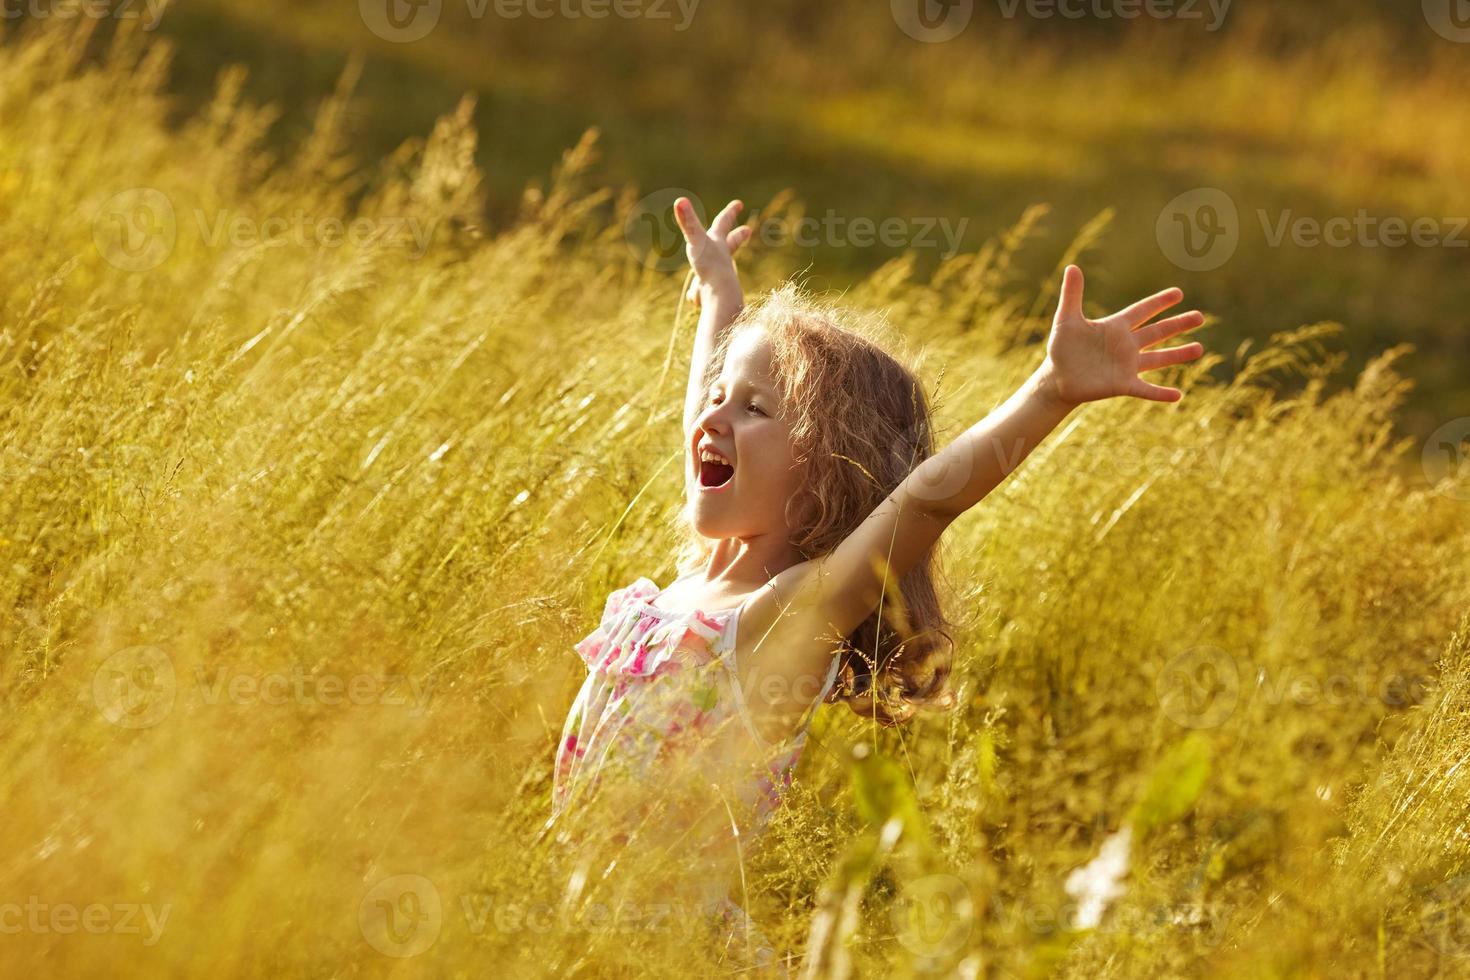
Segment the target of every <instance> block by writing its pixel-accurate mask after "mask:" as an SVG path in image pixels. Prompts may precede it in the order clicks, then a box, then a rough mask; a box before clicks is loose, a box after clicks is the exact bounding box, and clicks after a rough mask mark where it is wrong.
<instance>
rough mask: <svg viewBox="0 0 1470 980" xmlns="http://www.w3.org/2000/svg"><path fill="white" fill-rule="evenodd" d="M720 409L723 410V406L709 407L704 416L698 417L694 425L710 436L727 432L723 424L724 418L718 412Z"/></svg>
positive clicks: (726, 426)
mask: <svg viewBox="0 0 1470 980" xmlns="http://www.w3.org/2000/svg"><path fill="white" fill-rule="evenodd" d="M722 408H724V405H723V404H720V405H711V406H709V407H708V408H706V409H705V410H704V414H703V415H701V416H699V419H698V420H697V421H696V423H695V424H696V425H697V426H698V427H699V428H700V429H703V430H704V431H705V432H708V433H710V434H711V435H716V434H719V433H722V432H726V431H728V429H729V427H728V425H727V424H726V422H725V416H724V414H723V413H722V412H721V411H720V409H722Z"/></svg>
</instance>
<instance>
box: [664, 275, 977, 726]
mask: <svg viewBox="0 0 1470 980" xmlns="http://www.w3.org/2000/svg"><path fill="white" fill-rule="evenodd" d="M746 330H760V331H761V332H762V333H764V334H765V336H766V338H767V340H768V342H769V343H770V345H771V350H772V360H773V364H774V370H775V373H776V376H777V381H778V383H779V384H780V386H781V393H782V400H783V409H782V414H783V415H784V416H785V417H786V420H787V421H788V422H789V424H790V425H791V435H792V442H793V446H794V448H795V451H796V455H797V458H798V459H804V460H805V461H806V463H807V476H806V479H805V481H804V482H803V485H802V487H801V488H800V489H799V490H798V491H797V493H796V494H794V495H793V496H792V499H791V500H789V501H788V502H787V507H786V513H787V517H788V521H789V523H790V524H791V526H792V527H794V528H795V530H794V532H793V534H792V539H791V541H792V544H793V545H794V546H795V547H796V548H797V550H798V551H799V552H800V553H801V555H802V556H803V558H807V559H810V558H815V557H818V556H820V555H824V554H827V553H829V552H831V551H832V550H833V549H834V548H836V547H837V545H838V544H840V543H841V542H842V541H843V539H844V538H846V537H847V536H848V535H849V534H851V533H852V532H853V531H854V530H856V529H857V527H858V525H859V524H861V523H862V522H863V520H864V519H865V518H866V517H867V516H868V515H869V514H871V513H872V512H873V510H874V509H875V508H877V507H878V505H879V504H881V503H882V502H883V500H884V499H885V498H886V497H887V496H888V495H889V494H890V493H892V492H893V491H894V490H895V489H896V488H897V487H898V484H899V483H900V482H901V481H902V480H903V478H904V477H906V476H908V474H909V472H910V471H911V470H912V469H913V468H914V467H915V466H917V465H918V464H919V463H920V462H921V461H923V460H924V459H927V458H928V457H929V456H931V455H932V454H933V452H934V442H933V431H932V424H931V420H930V414H929V403H928V399H926V398H925V396H924V389H923V387H922V385H920V383H919V381H918V379H917V378H916V377H915V376H914V373H913V372H912V371H910V370H909V368H907V367H906V366H904V365H903V364H902V363H900V362H899V361H898V360H897V359H895V358H894V357H893V356H892V355H890V354H889V353H888V352H887V351H885V350H884V349H883V348H882V347H881V346H879V344H878V343H877V342H876V340H875V339H874V336H875V335H876V334H877V333H878V331H879V326H878V324H877V323H876V322H875V321H873V320H871V319H862V318H858V317H855V316H853V315H851V314H849V313H846V312H843V311H840V310H839V309H838V308H837V307H835V306H833V305H831V304H829V303H825V302H821V301H817V300H815V299H813V298H811V297H809V296H808V295H806V294H805V293H803V291H802V290H801V289H800V287H798V286H797V285H795V284H794V283H787V284H785V285H783V286H781V287H780V288H778V289H776V290H774V291H773V292H771V293H770V294H768V295H767V296H766V297H765V298H764V299H762V300H761V301H760V302H758V303H755V304H752V305H750V306H747V307H746V308H745V310H744V311H743V312H742V313H741V315H740V317H739V318H738V319H737V320H736V322H735V324H734V325H733V326H732V328H731V329H730V330H727V331H726V333H725V336H724V338H723V340H722V342H721V344H720V346H719V347H718V348H717V350H716V351H715V354H714V356H713V357H711V358H710V367H709V372H710V374H709V376H708V377H706V378H705V379H704V381H705V382H706V383H709V382H711V381H712V379H713V378H714V377H715V375H716V374H717V372H718V371H719V368H720V365H721V364H722V363H723V360H724V356H725V352H726V351H727V350H728V349H729V346H730V342H731V341H732V340H733V339H734V338H735V337H736V336H738V335H739V334H740V333H742V332H743V331H746ZM685 525H686V532H687V540H686V544H685V547H684V549H683V551H682V552H681V556H680V561H679V567H680V571H681V572H687V571H692V570H693V569H694V568H696V567H698V566H699V565H700V564H702V563H703V562H704V561H706V560H708V557H709V553H710V550H711V548H712V542H711V541H710V540H709V539H708V538H705V537H703V536H702V535H700V534H699V533H698V532H696V531H695V530H694V528H693V525H692V523H691V522H689V521H688V519H687V512H686V520H685ZM934 560H935V554H934V549H933V548H931V549H930V550H929V551H928V552H927V553H926V554H925V555H924V557H923V558H922V559H921V560H920V561H919V562H918V563H917V564H916V565H915V566H914V567H913V568H912V569H910V570H909V571H908V572H907V573H906V574H904V575H903V576H902V577H901V578H900V579H899V580H898V582H897V589H896V590H895V589H894V588H893V586H892V583H891V582H890V586H889V587H888V588H886V589H885V590H884V601H883V603H882V606H881V607H880V608H879V609H876V610H874V612H873V614H872V615H871V616H869V617H868V618H867V619H866V620H865V621H864V622H863V623H862V624H861V625H860V626H858V628H857V629H855V630H853V631H852V633H850V634H849V635H848V636H846V637H844V638H840V639H839V638H836V637H834V640H837V641H838V642H839V643H840V647H841V652H840V657H841V661H840V665H839V667H838V674H837V683H836V684H834V685H833V689H832V691H831V693H829V694H828V696H827V700H828V701H829V702H837V701H844V702H846V703H847V705H848V706H849V707H851V708H852V710H853V711H855V712H857V713H858V714H860V715H862V716H863V717H864V718H870V719H874V720H876V721H878V722H879V723H881V724H884V725H898V724H901V723H903V722H905V721H908V720H909V719H910V718H912V717H913V716H914V714H915V713H917V711H918V710H919V709H920V708H935V709H943V708H949V707H952V706H953V704H954V693H953V691H951V690H950V688H949V686H948V679H949V671H950V664H951V661H952V659H953V641H952V638H951V636H950V634H949V623H948V622H947V621H946V620H945V617H944V613H943V610H942V609H941V605H940V600H939V594H938V591H937V589H936V587H935V572H934ZM895 593H896V594H895Z"/></svg>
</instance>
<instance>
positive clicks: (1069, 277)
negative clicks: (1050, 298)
mask: <svg viewBox="0 0 1470 980" xmlns="http://www.w3.org/2000/svg"><path fill="white" fill-rule="evenodd" d="M1081 315H1082V270H1081V269H1079V268H1078V267H1077V266H1075V265H1069V266H1067V268H1066V269H1064V270H1063V271H1062V294H1061V296H1059V297H1058V298H1057V319H1058V320H1061V319H1063V318H1071V317H1074V316H1077V317H1080V316H1081Z"/></svg>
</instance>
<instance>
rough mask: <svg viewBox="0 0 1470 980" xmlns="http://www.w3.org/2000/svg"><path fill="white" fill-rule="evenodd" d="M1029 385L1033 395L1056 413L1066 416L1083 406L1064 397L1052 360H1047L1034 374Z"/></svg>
mask: <svg viewBox="0 0 1470 980" xmlns="http://www.w3.org/2000/svg"><path fill="white" fill-rule="evenodd" d="M1029 383H1030V385H1031V391H1032V395H1033V396H1034V397H1035V398H1037V399H1038V400H1039V401H1041V402H1042V403H1043V404H1045V405H1046V406H1047V407H1048V408H1051V409H1053V410H1055V411H1058V412H1061V413H1063V414H1066V413H1068V412H1070V411H1072V409H1074V408H1076V407H1077V406H1078V405H1080V404H1081V402H1074V401H1071V400H1070V399H1067V398H1063V397H1062V394H1061V390H1060V388H1059V386H1058V384H1057V371H1056V365H1054V364H1052V362H1051V358H1047V359H1046V360H1045V361H1043V362H1042V363H1041V366H1040V367H1038V368H1037V369H1036V370H1035V371H1034V372H1032V374H1031V377H1030V379H1029Z"/></svg>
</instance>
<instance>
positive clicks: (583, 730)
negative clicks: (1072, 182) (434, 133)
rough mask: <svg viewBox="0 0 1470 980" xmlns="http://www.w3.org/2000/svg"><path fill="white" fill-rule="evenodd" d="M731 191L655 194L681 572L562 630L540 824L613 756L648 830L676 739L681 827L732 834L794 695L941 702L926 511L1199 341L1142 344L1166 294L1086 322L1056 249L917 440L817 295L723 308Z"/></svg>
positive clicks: (804, 710)
mask: <svg viewBox="0 0 1470 980" xmlns="http://www.w3.org/2000/svg"><path fill="white" fill-rule="evenodd" d="M741 207H742V205H741V204H740V202H739V201H732V202H730V204H729V205H728V206H726V207H725V209H724V210H723V211H721V212H720V214H719V215H718V216H717V217H716V218H715V220H714V222H713V223H712V224H711V226H710V228H709V229H705V227H704V226H703V225H702V223H701V222H700V220H699V218H698V217H697V216H696V215H695V213H694V209H693V207H692V205H691V204H690V202H689V200H688V199H687V198H680V199H679V200H678V201H677V202H676V203H675V216H676V218H677V220H678V223H679V226H680V228H681V229H682V231H683V233H684V236H685V240H686V243H687V254H688V257H689V262H690V265H691V266H692V270H693V275H694V279H693V282H692V285H691V287H690V291H689V294H690V298H691V299H692V300H693V301H695V302H696V303H697V304H698V305H699V308H700V317H699V325H698V328H697V332H696V336H695V342H694V355H693V363H692V365H691V368H690V375H689V385H688V390H687V393H686V397H685V402H684V446H685V459H686V465H685V467H684V480H685V496H686V505H687V506H686V516H687V520H688V524H689V530H690V532H691V533H690V536H689V537H690V544H689V547H688V549H686V554H685V556H684V559H685V560H684V561H683V562H682V563H681V565H682V568H683V569H684V570H685V572H686V574H684V575H683V576H682V577H680V578H679V579H678V580H677V581H675V582H673V583H672V584H671V585H669V586H668V587H667V588H664V589H660V588H659V587H658V586H657V585H656V584H655V583H653V582H652V581H650V580H649V579H647V578H640V579H638V580H637V581H636V582H634V583H633V584H631V585H629V586H627V587H626V588H623V589H619V590H617V591H615V592H614V593H613V594H612V595H611V596H609V598H608V600H607V603H606V606H605V608H604V610H603V615H602V620H601V623H600V625H599V626H598V628H597V629H596V630H595V631H594V632H593V633H592V634H591V635H590V636H588V637H587V638H586V639H584V640H583V641H582V642H581V643H579V644H578V645H577V650H578V652H579V653H580V654H581V656H582V657H583V659H584V660H585V661H586V663H587V667H588V677H587V680H586V682H585V683H584V685H583V687H582V689H581V692H580V693H579V694H578V696H577V699H576V702H575V703H574V704H573V706H572V709H571V711H570V712H569V713H568V716H567V721H566V725H565V728H564V731H563V734H562V740H561V744H560V747H559V750H558V756H557V761H556V770H555V785H554V789H553V815H552V820H551V821H548V826H550V825H551V823H552V822H554V821H556V819H557V817H558V816H560V815H561V814H562V813H563V812H564V811H565V810H567V809H568V807H569V805H570V804H571V803H572V802H573V800H574V799H590V797H591V794H592V789H593V787H594V786H597V785H599V784H601V783H602V782H603V780H602V779H601V778H600V777H601V776H603V775H606V774H607V773H608V772H609V771H610V770H613V769H617V770H621V771H623V772H625V773H628V774H630V775H633V776H634V779H633V780H624V781H621V782H622V784H623V785H624V786H625V787H626V786H629V785H631V786H633V787H635V788H634V789H633V790H632V791H631V792H632V795H631V797H629V796H625V797H624V798H623V799H624V802H625V803H627V804H628V807H627V809H626V810H625V811H624V813H625V814H633V815H636V816H637V819H635V820H633V821H632V822H630V823H628V824H626V826H628V827H629V828H632V829H631V830H629V831H628V832H627V833H624V834H621V835H620V836H619V837H618V839H619V840H621V841H628V840H630V839H632V837H633V836H634V835H636V834H637V833H638V832H639V828H645V829H646V827H647V826H648V820H649V816H648V815H649V812H650V811H649V809H648V808H647V806H646V803H647V801H648V800H649V799H651V798H652V797H653V796H654V795H657V794H656V793H655V789H654V787H657V789H658V791H660V792H661V791H662V790H664V789H666V788H667V787H668V786H669V785H670V784H672V782H673V781H674V778H673V775H672V774H673V773H674V772H676V771H681V770H679V769H678V767H676V766H674V765H673V764H672V760H673V759H674V758H675V757H676V756H677V757H680V758H685V759H688V758H695V759H697V766H696V767H694V768H695V771H696V772H697V773H698V774H699V777H700V779H701V781H702V784H703V792H704V795H705V797H706V799H707V800H716V801H717V805H711V806H710V807H709V809H708V810H707V811H706V816H708V815H709V814H711V813H712V814H713V817H714V821H713V822H709V823H707V824H706V825H705V827H706V828H717V827H720V826H722V827H723V832H722V833H720V832H718V831H715V830H710V829H705V830H702V831H700V833H701V834H703V833H709V834H712V836H713V837H715V838H721V839H727V840H733V841H735V843H736V845H737V848H738V845H739V841H740V839H741V838H744V837H749V836H750V835H751V834H752V833H755V832H758V831H759V829H760V827H761V825H762V824H763V823H764V821H765V818H766V817H767V816H768V815H769V813H770V811H771V809H772V808H773V807H774V806H775V805H777V804H778V803H779V801H780V793H779V790H778V787H781V786H784V785H786V784H787V783H788V782H789V780H790V776H791V771H792V768H793V767H794V766H795V764H796V761H797V759H798V757H799V755H800V753H801V749H802V745H803V742H804V740H805V737H806V728H807V723H808V720H809V716H810V713H811V711H812V710H814V709H815V707H816V706H817V705H819V704H821V703H822V702H824V701H835V700H842V701H846V702H847V703H848V704H849V705H850V706H851V707H852V708H853V709H854V710H856V711H858V712H859V713H860V714H862V715H863V716H864V717H868V718H872V719H875V720H876V721H878V722H881V723H884V724H897V723H900V722H903V721H904V720H906V719H908V718H909V717H910V716H911V715H913V713H914V712H915V711H916V710H917V709H918V708H920V707H925V706H947V705H948V704H949V703H950V701H951V700H952V695H951V694H950V692H949V691H948V689H947V687H946V677H947V674H948V670H949V656H950V655H949V647H948V643H947V636H946V635H945V633H944V626H945V624H944V620H943V617H942V615H941V612H940V606H939V602H938V600H937V598H936V593H935V589H934V584H933V578H932V572H931V562H932V556H933V551H934V546H935V544H936V542H937V541H938V540H939V537H940V535H941V534H943V533H944V530H945V528H947V527H948V526H949V525H950V523H951V522H953V521H954V520H955V518H957V517H959V516H960V515H961V514H963V513H964V512H965V511H966V510H968V509H969V508H971V507H973V506H974V505H975V504H977V503H978V502H979V501H980V500H982V499H983V498H984V497H985V495H986V494H988V493H989V492H990V491H991V490H993V489H994V488H995V487H996V486H997V485H998V484H999V483H1000V482H1001V481H1002V480H1003V479H1004V478H1005V477H1006V476H1007V475H1008V474H1009V473H1010V472H1011V471H1012V470H1014V469H1015V468H1016V467H1017V466H1018V465H1019V464H1020V463H1021V461H1022V460H1024V459H1025V458H1026V456H1027V455H1029V454H1030V452H1031V451H1032V450H1033V449H1035V448H1036V446H1037V445H1038V444H1039V443H1040V442H1041V440H1042V439H1043V438H1045V436H1046V435H1047V434H1048V433H1049V432H1051V430H1052V429H1053V428H1055V427H1056V426H1057V425H1058V423H1060V422H1061V421H1062V420H1063V419H1065V418H1066V417H1067V415H1068V413H1070V412H1071V411H1072V410H1074V409H1075V408H1077V407H1078V406H1079V405H1081V404H1083V403H1084V402H1089V401H1097V400H1100V399H1104V398H1113V397H1118V396H1129V397H1135V398H1144V399H1149V400H1153V401H1160V402H1175V401H1178V400H1179V399H1180V398H1182V397H1183V393H1182V392H1181V391H1179V390H1178V389H1175V388H1165V387H1160V386H1158V385H1154V384H1151V383H1149V382H1147V381H1144V380H1142V379H1141V378H1140V377H1139V374H1140V373H1141V372H1144V371H1150V370H1155V369H1157V368H1162V367H1166V366H1169V365H1175V364H1183V363H1185V362H1187V361H1191V360H1194V359H1195V358H1198V357H1199V356H1200V355H1201V354H1202V353H1203V350H1204V349H1203V347H1202V346H1201V345H1200V344H1199V343H1190V344H1185V345H1182V346H1176V347H1167V348H1158V349H1153V350H1146V348H1152V347H1154V345H1156V344H1158V343H1159V342H1160V341H1163V340H1165V339H1167V338H1169V337H1172V336H1175V335H1176V334H1180V333H1183V332H1185V331H1188V330H1192V329H1194V328H1196V327H1199V326H1200V325H1201V324H1203V323H1204V317H1203V316H1202V315H1201V314H1200V313H1199V312H1197V311H1193V312H1189V313H1184V314H1180V315H1177V316H1171V317H1168V318H1166V319H1162V320H1154V318H1155V317H1156V316H1158V314H1160V313H1161V312H1163V311H1164V310H1167V309H1168V308H1170V307H1172V306H1174V305H1175V304H1176V303H1178V302H1179V301H1180V299H1181V298H1182V296H1183V293H1182V292H1181V291H1180V290H1178V289H1167V290H1164V291H1163V292H1160V293H1157V294H1155V295H1153V296H1150V297H1148V298H1147V299H1143V300H1140V301H1138V302H1137V303H1134V304H1133V305H1132V306H1129V307H1128V308H1127V309H1124V310H1122V311H1120V312H1118V313H1115V314H1113V315H1112V316H1109V317H1105V318H1103V319H1100V320H1089V319H1088V318H1087V317H1085V316H1084V315H1083V312H1082V285H1083V280H1082V272H1081V270H1080V269H1079V268H1077V267H1076V266H1074V265H1069V266H1068V267H1067V268H1066V270H1065V272H1064V274H1063V278H1062V288H1061V298H1060V302H1059V303H1058V306H1057V312H1056V317H1055V320H1054V322H1053V325H1052V330H1051V335H1050V337H1049V339H1048V341H1047V344H1046V356H1045V358H1044V359H1043V361H1042V363H1041V364H1040V365H1039V366H1038V367H1037V368H1036V370H1035V372H1034V373H1033V374H1032V375H1031V377H1030V378H1029V379H1027V381H1026V382H1025V383H1024V384H1022V386H1021V387H1020V389H1019V390H1017V391H1016V392H1015V393H1014V394H1013V395H1011V397H1010V398H1009V399H1008V400H1007V401H1006V402H1005V403H1004V404H1002V405H1001V406H1000V407H999V408H997V409H996V410H995V411H993V412H992V413H991V414H990V415H988V416H987V417H986V418H984V419H983V420H981V421H980V422H978V423H976V424H975V425H974V426H972V427H971V428H970V429H969V430H968V431H966V432H965V433H963V434H962V435H961V436H960V437H959V438H958V439H956V440H955V441H954V442H953V443H951V444H950V445H949V446H947V447H946V448H945V449H944V450H943V451H942V452H939V453H937V454H935V453H934V452H933V449H932V444H931V438H930V422H929V413H928V407H927V405H926V401H925V398H924V394H923V390H922V388H921V387H920V385H919V383H918V382H917V381H916V380H915V378H914V376H913V375H912V374H911V373H910V372H909V371H908V370H907V369H905V368H904V367H903V366H901V365H900V364H899V363H898V362H897V361H896V360H894V359H893V358H892V357H890V356H889V355H887V354H886V353H884V352H883V351H882V350H881V349H880V348H879V347H877V346H876V345H875V344H874V343H872V342H870V341H868V340H866V339H865V338H863V337H862V336H860V335H859V334H857V333H855V332H853V331H851V330H848V329H846V328H844V326H842V324H841V322H840V320H839V317H840V314H839V313H837V312H836V311H835V310H833V309H831V308H828V307H824V306H819V305H816V304H813V303H811V302H810V301H807V300H804V299H803V298H802V297H801V296H800V295H799V294H798V293H797V291H796V290H795V289H794V288H793V287H790V286H788V287H785V288H783V289H780V290H778V291H776V292H775V293H774V294H772V296H770V297H768V298H767V299H766V300H764V301H763V302H761V303H759V304H757V305H755V306H754V307H752V308H750V309H744V310H743V309H742V295H741V288H740V283H739V280H738V278H737V275H736V271H735V264H734V260H733V256H734V254H735V252H736V251H737V250H738V249H739V248H740V247H741V245H742V244H744V242H745V241H747V240H748V239H749V237H750V234H751V231H752V229H751V228H750V227H748V226H742V227H736V225H735V222H736V219H737V216H738V214H739V212H740V209H741ZM1150 321H1153V322H1150ZM694 745H698V746H699V747H700V748H699V750H698V752H699V754H697V755H693V756H691V755H686V754H685V753H686V752H693V751H694V750H693V749H692V746H694ZM687 768H689V767H686V769H687ZM650 774H651V777H650ZM696 795H697V794H696ZM630 800H631V802H629V801H630ZM696 809H697V807H696ZM689 812H690V811H688V810H687V809H686V810H681V813H685V814H686V815H688V813H689ZM726 816H727V817H728V819H723V817H726ZM696 819H697V818H696ZM640 821H641V822H640ZM732 826H733V833H732V829H731V828H732ZM697 839H700V840H701V841H705V840H706V838H703V837H698V838H697ZM735 856H736V857H737V858H738V856H739V855H738V853H737V854H736V855H735ZM704 870H705V871H708V869H707V868H705V869H704ZM709 880H711V881H715V882H717V884H716V885H715V886H714V887H713V888H712V889H711V890H709V891H708V892H702V893H701V894H703V895H704V896H706V897H707V898H710V896H712V898H710V900H711V901H712V903H713V904H714V905H715V906H716V907H717V908H719V909H720V910H722V911H723V913H724V917H725V919H726V921H729V922H732V923H734V925H733V928H732V932H733V933H734V934H735V935H737V936H738V935H740V934H741V933H742V932H744V926H745V921H744V918H743V915H742V914H740V912H739V908H738V906H735V905H734V904H733V903H731V902H729V901H728V899H727V898H725V897H724V892H723V879H722V877H721V876H719V875H718V874H713V875H712V876H711V877H710V879H709ZM746 937H747V938H748V937H749V934H748V933H746Z"/></svg>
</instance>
